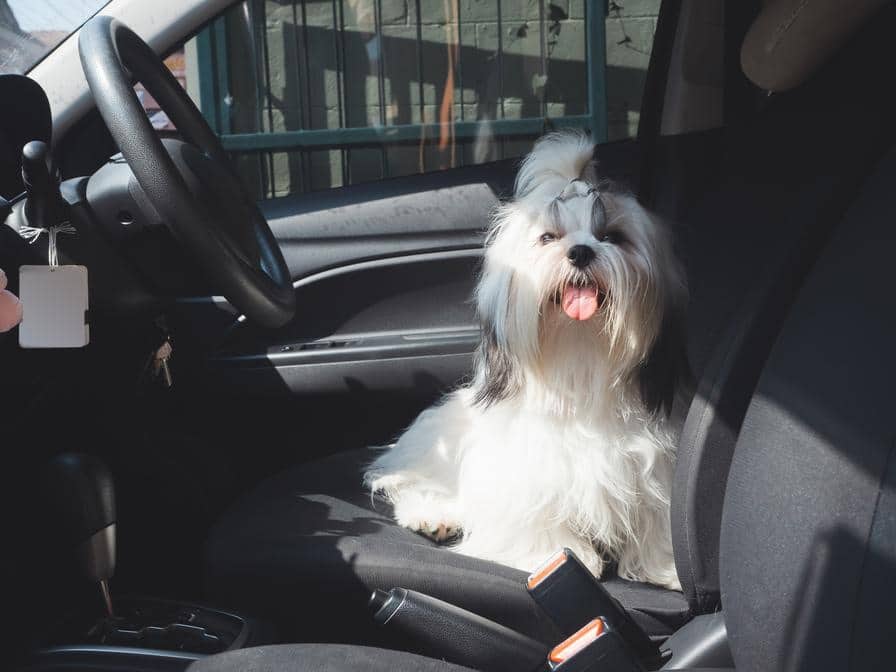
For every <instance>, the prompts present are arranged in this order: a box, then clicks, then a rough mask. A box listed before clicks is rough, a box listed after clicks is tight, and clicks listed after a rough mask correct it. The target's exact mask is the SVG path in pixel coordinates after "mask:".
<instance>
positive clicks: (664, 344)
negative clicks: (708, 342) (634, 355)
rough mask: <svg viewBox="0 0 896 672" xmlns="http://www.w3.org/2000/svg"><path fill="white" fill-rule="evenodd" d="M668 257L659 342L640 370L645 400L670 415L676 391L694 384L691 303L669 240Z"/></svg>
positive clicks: (654, 409) (656, 411) (653, 408)
mask: <svg viewBox="0 0 896 672" xmlns="http://www.w3.org/2000/svg"><path fill="white" fill-rule="evenodd" d="M666 249H667V259H666V263H665V264H664V268H665V269H666V271H667V277H666V278H664V280H663V288H664V290H665V297H664V300H663V320H662V322H661V324H660V329H659V333H658V334H657V337H656V341H655V342H654V344H653V347H652V348H651V349H650V353H649V354H648V356H647V358H646V359H645V360H644V362H643V363H642V364H641V366H640V368H639V369H638V383H639V386H640V390H641V400H642V401H643V402H644V404H645V405H646V406H647V408H648V410H649V411H650V412H651V413H653V414H663V415H665V416H667V417H668V416H669V415H670V414H671V412H672V404H673V401H674V400H675V393H676V391H677V390H678V389H679V388H681V387H682V386H686V385H690V384H691V383H692V374H691V368H690V364H689V363H688V355H687V341H686V327H685V325H686V316H687V304H688V291H687V282H686V280H685V276H684V269H683V268H682V267H681V265H680V264H679V262H678V260H677V258H675V255H674V253H673V252H672V250H671V245H670V244H669V241H668V239H667V240H666Z"/></svg>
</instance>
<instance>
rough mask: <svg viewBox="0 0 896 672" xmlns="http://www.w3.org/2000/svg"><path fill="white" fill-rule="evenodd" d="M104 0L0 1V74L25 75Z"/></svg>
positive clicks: (81, 23)
mask: <svg viewBox="0 0 896 672" xmlns="http://www.w3.org/2000/svg"><path fill="white" fill-rule="evenodd" d="M107 2H108V0H0V74H3V75H5V74H22V73H25V72H28V71H29V70H30V69H31V68H33V67H34V66H35V65H36V64H37V63H39V62H40V61H41V59H43V58H44V56H46V55H47V54H49V53H50V52H51V51H53V50H54V49H55V48H56V47H57V46H59V44H61V43H62V41H63V40H65V39H66V38H67V37H68V36H69V35H70V34H71V33H72V32H74V31H75V30H76V29H78V28H79V27H80V26H81V25H83V24H84V23H85V22H86V21H87V19H89V18H90V17H92V16H93V15H94V14H96V13H97V12H98V11H100V10H101V9H102V8H103V7H104V6H105V5H106V4H107Z"/></svg>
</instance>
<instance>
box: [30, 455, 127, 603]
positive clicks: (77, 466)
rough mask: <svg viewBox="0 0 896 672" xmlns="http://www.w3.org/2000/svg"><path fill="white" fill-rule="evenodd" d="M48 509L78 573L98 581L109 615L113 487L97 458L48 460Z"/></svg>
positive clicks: (113, 540) (112, 552)
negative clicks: (72, 551) (75, 559)
mask: <svg viewBox="0 0 896 672" xmlns="http://www.w3.org/2000/svg"><path fill="white" fill-rule="evenodd" d="M46 486H47V499H48V502H47V503H48V505H49V506H48V508H49V510H50V512H51V513H52V515H53V516H54V518H55V519H56V520H57V521H58V523H59V527H60V531H61V534H62V535H63V538H64V539H65V540H66V542H67V543H68V544H69V545H71V546H72V547H74V548H75V550H76V552H77V555H78V561H79V564H80V570H81V573H82V574H83V575H84V577H85V578H86V579H88V580H89V581H98V582H99V583H100V586H101V588H102V590H103V597H104V599H105V602H106V609H107V611H108V612H109V615H110V616H111V615H112V601H111V599H110V597H109V587H108V584H107V581H108V580H109V579H110V578H111V577H112V575H113V574H114V573H115V522H116V514H115V487H114V485H113V483H112V474H111V473H109V469H108V468H107V467H106V465H105V463H104V462H103V461H102V460H100V459H99V458H97V457H94V456H92V455H86V454H83V453H63V454H61V455H58V456H56V457H55V458H53V460H52V461H51V462H50V465H49V469H48V470H47V478H46Z"/></svg>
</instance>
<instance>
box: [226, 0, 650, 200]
mask: <svg viewBox="0 0 896 672" xmlns="http://www.w3.org/2000/svg"><path fill="white" fill-rule="evenodd" d="M586 2H592V4H593V6H594V7H596V8H598V11H601V12H602V11H603V8H604V6H605V5H604V3H603V2H602V1H596V2H594V1H593V0H551V1H550V2H549V1H547V0H543V1H542V2H539V0H503V1H502V2H501V3H500V4H501V16H500V23H499V17H498V11H497V3H496V2H494V1H487V0H419V2H418V1H417V0H382V2H381V5H380V7H381V10H380V11H381V24H382V29H381V33H382V36H381V37H378V36H377V34H376V18H375V16H374V11H375V3H374V2H373V1H372V0H342V3H341V6H342V12H341V15H340V12H339V11H338V9H337V12H336V16H335V17H334V11H333V4H334V3H333V2H331V0H306V2H305V3H304V10H303V3H302V2H301V1H300V0H296V1H295V2H293V1H292V0H252V4H251V15H252V16H253V17H254V22H253V25H252V27H251V29H250V28H249V26H248V25H247V22H246V21H245V18H244V17H245V7H243V6H237V7H235V8H234V9H233V10H232V11H231V12H230V13H229V16H228V19H227V21H228V36H229V41H230V68H231V92H230V93H231V97H232V101H233V102H232V105H231V124H232V131H233V132H257V131H262V132H265V131H287V130H300V129H308V128H313V129H319V128H340V127H356V126H376V125H391V124H408V123H419V122H420V121H425V122H435V121H439V120H443V121H444V120H452V119H453V120H460V119H463V120H480V121H482V122H483V126H482V128H483V132H482V133H481V134H480V137H478V138H475V139H473V140H470V141H462V142H461V141H456V142H451V141H450V138H446V140H448V142H447V143H444V145H445V146H443V147H441V148H440V146H439V144H440V143H438V142H433V141H432V140H433V139H431V138H430V139H428V140H429V141H428V142H422V143H421V142H414V143H408V144H404V145H399V146H393V147H389V148H387V149H386V150H385V152H383V151H382V150H381V149H380V148H362V149H353V150H351V151H350V152H347V153H345V155H343V153H342V152H341V151H317V152H311V153H308V154H306V155H305V156H301V155H300V154H299V153H298V152H289V153H287V152H281V153H274V154H272V155H264V156H260V155H255V156H249V157H242V158H241V159H240V162H241V166H242V170H243V172H244V173H245V174H246V175H247V177H248V178H249V179H250V180H252V181H253V183H254V184H255V185H256V188H257V189H258V190H259V195H261V194H262V193H263V194H264V195H266V196H280V195H285V194H289V193H294V192H296V191H304V190H308V189H322V188H328V187H330V186H337V185H340V184H342V181H343V164H344V165H345V172H346V181H347V182H352V183H355V182H361V181H365V180H371V179H380V178H381V177H382V176H383V172H384V169H385V170H387V171H388V174H389V175H401V174H408V173H415V172H419V171H421V170H436V169H439V168H445V167H449V166H452V165H465V164H469V163H477V162H482V161H487V160H494V159H497V158H502V157H508V156H519V155H521V154H523V153H525V151H526V150H527V148H528V147H529V146H530V144H531V139H528V138H527V139H514V140H510V139H500V138H495V137H494V135H493V134H491V133H490V126H489V125H488V123H487V122H488V121H489V120H493V119H501V118H505V119H518V118H531V117H535V118H540V117H542V116H543V115H547V116H548V117H558V116H563V115H576V114H586V113H587V111H588V105H587V96H588V82H587V64H586V61H585V53H586V51H585V50H586V47H585V21H584V18H585V4H586ZM659 2H660V0H617V1H616V2H613V3H610V11H609V13H608V17H607V19H606V34H607V54H606V55H607V73H606V84H607V97H608V115H609V128H608V131H609V136H610V139H611V140H614V139H620V138H625V137H630V136H632V135H633V134H634V133H635V131H636V129H637V122H638V110H639V108H640V100H641V91H642V89H643V83H644V76H645V72H646V68H647V64H648V61H649V57H650V47H651V44H652V40H653V33H654V30H655V27H656V14H657V11H658V6H659ZM418 4H419V10H420V15H419V16H418V15H417V10H418ZM336 5H337V7H338V5H340V3H339V2H337V3H336ZM458 9H459V13H460V21H459V22H458V16H457V12H458ZM540 17H543V21H542V20H540ZM340 24H341V25H342V26H344V29H338V30H334V26H337V27H338V26H340ZM418 25H419V27H418ZM499 28H500V31H499ZM418 31H419V35H418ZM418 37H419V40H418ZM337 38H338V39H337ZM499 46H500V49H499ZM340 47H341V48H340ZM542 50H544V62H543V61H542ZM253 54H256V55H257V59H256V58H254V57H253ZM384 154H385V156H384ZM384 164H386V166H387V167H385V168H384Z"/></svg>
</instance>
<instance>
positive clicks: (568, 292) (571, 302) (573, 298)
mask: <svg viewBox="0 0 896 672" xmlns="http://www.w3.org/2000/svg"><path fill="white" fill-rule="evenodd" d="M561 305H562V306H563V312H565V313H566V314H567V315H569V316H570V317H571V318H572V319H574V320H587V319H590V318H591V316H592V315H594V313H596V312H597V287H595V286H594V285H589V286H587V287H573V286H572V285H567V286H566V289H564V290H563V300H562V301H561Z"/></svg>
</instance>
